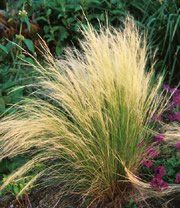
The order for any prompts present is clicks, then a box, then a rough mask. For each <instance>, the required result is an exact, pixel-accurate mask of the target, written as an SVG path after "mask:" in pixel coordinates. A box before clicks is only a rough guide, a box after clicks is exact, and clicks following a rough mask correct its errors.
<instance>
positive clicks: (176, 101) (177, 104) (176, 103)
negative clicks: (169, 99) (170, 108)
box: [173, 93, 180, 106]
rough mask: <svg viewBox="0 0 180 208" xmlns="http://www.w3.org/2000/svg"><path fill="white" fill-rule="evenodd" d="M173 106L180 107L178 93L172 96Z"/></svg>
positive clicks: (179, 94)
mask: <svg viewBox="0 0 180 208" xmlns="http://www.w3.org/2000/svg"><path fill="white" fill-rule="evenodd" d="M173 104H174V105H175V106H180V93H175V94H174V95H173Z"/></svg>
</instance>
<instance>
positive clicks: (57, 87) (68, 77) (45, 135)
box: [0, 20, 172, 206]
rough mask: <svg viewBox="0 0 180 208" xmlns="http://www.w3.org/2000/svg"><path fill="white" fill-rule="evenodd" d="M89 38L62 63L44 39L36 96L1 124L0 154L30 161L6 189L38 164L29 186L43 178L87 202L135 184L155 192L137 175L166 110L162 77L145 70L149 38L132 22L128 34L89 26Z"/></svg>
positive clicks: (120, 196) (121, 193) (120, 197)
mask: <svg viewBox="0 0 180 208" xmlns="http://www.w3.org/2000/svg"><path fill="white" fill-rule="evenodd" d="M84 37H85V41H84V42H81V46H82V51H81V52H79V51H77V50H75V49H69V50H67V51H66V56H65V59H62V60H55V59H54V58H53V56H52V55H51V54H50V52H49V51H48V49H47V48H46V47H45V45H44V43H42V45H43V46H44V47H45V51H43V53H44V58H45V59H46V61H47V62H48V66H47V67H43V66H42V65H40V64H39V63H38V62H37V65H36V66H35V69H36V70H37V71H38V72H40V73H41V77H40V78H39V85H38V86H39V89H38V90H37V93H36V94H37V98H34V99H32V98H31V99H27V100H25V101H24V105H20V106H19V108H20V109H19V111H18V112H17V113H16V114H14V115H10V116H8V117H6V118H3V119H2V121H1V125H0V131H1V135H2V136H1V138H0V141H1V143H2V146H1V151H0V159H3V158H6V157H14V156H17V155H21V154H24V153H26V154H27V153H28V154H29V155H31V157H32V159H31V160H29V161H28V162H27V163H26V164H25V165H22V166H21V167H20V168H19V169H18V170H17V171H15V172H14V173H12V175H11V176H10V177H9V178H8V179H7V180H6V181H5V183H4V184H3V185H2V187H1V189H4V188H5V187H6V186H7V185H8V184H9V183H11V182H12V181H13V180H17V179H18V178H21V179H22V178H23V177H25V176H27V175H28V174H30V172H29V171H30V170H33V169H34V168H35V164H36V163H42V164H44V165H45V166H43V167H44V169H43V171H40V173H37V174H36V175H35V178H33V179H32V181H30V182H29V183H28V185H30V184H32V183H33V182H34V180H35V179H37V178H38V177H40V176H43V177H42V178H41V180H42V181H41V182H42V184H41V185H50V186H53V185H60V188H59V190H58V191H59V194H60V195H61V196H62V195H63V196H64V195H66V194H70V193H76V194H79V195H80V196H82V198H85V199H86V200H85V204H86V206H87V205H90V204H93V203H98V202H100V203H101V205H102V206H103V202H107V201H111V200H114V199H115V198H116V200H114V202H116V203H117V206H120V205H121V204H122V203H123V202H124V200H125V199H126V197H128V196H129V194H130V193H129V192H128V190H129V186H131V185H133V184H134V186H135V187H138V184H139V183H140V188H141V189H143V188H144V189H148V190H149V189H150V185H148V184H145V183H143V182H140V181H139V180H138V179H137V178H136V177H135V175H136V174H137V172H138V168H139V166H140V163H141V161H142V158H143V157H144V156H145V155H146V152H147V151H146V149H145V148H138V147H137V145H138V144H139V143H140V142H141V141H142V139H143V140H144V142H145V147H146V145H148V143H149V138H150V136H151V134H152V131H153V130H154V126H153V125H152V122H151V118H152V117H153V115H154V113H155V112H156V113H161V111H163V108H164V98H163V97H162V95H161V94H160V95H159V94H158V93H159V90H160V87H161V83H162V80H163V78H162V77H159V78H157V79H156V80H154V71H153V70H151V72H149V73H146V72H145V66H146V58H147V57H146V52H147V48H146V42H145V41H144V40H141V38H140V36H139V32H138V31H137V29H136V27H135V25H134V23H133V22H132V20H127V21H126V24H125V29H124V31H123V32H118V31H116V30H112V31H110V30H109V29H108V28H107V29H101V31H100V34H97V32H96V31H95V30H94V29H93V28H92V27H89V29H88V31H85V32H84ZM31 172H32V171H31ZM28 185H26V187H25V188H27V187H28ZM171 190H172V189H171ZM22 191H23V190H22ZM151 193H152V192H151Z"/></svg>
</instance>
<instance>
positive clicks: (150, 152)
mask: <svg viewBox="0 0 180 208" xmlns="http://www.w3.org/2000/svg"><path fill="white" fill-rule="evenodd" d="M147 153H148V156H149V157H150V158H152V159H154V158H156V157H158V156H159V153H158V152H157V151H156V150H155V149H154V148H153V147H149V148H148V149H147Z"/></svg>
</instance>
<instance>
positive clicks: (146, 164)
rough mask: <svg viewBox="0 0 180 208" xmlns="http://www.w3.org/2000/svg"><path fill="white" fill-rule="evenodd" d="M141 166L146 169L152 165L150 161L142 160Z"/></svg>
mask: <svg viewBox="0 0 180 208" xmlns="http://www.w3.org/2000/svg"><path fill="white" fill-rule="evenodd" d="M142 164H143V165H144V166H145V167H147V168H150V167H152V165H153V163H152V161H151V160H144V161H142Z"/></svg>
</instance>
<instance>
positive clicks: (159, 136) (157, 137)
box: [154, 134, 164, 143]
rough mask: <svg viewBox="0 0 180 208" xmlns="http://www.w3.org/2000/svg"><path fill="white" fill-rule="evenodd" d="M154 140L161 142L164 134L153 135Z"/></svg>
mask: <svg viewBox="0 0 180 208" xmlns="http://www.w3.org/2000/svg"><path fill="white" fill-rule="evenodd" d="M154 141H155V142H159V143H161V142H162V141H164V135H163V134H157V135H155V136H154Z"/></svg>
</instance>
